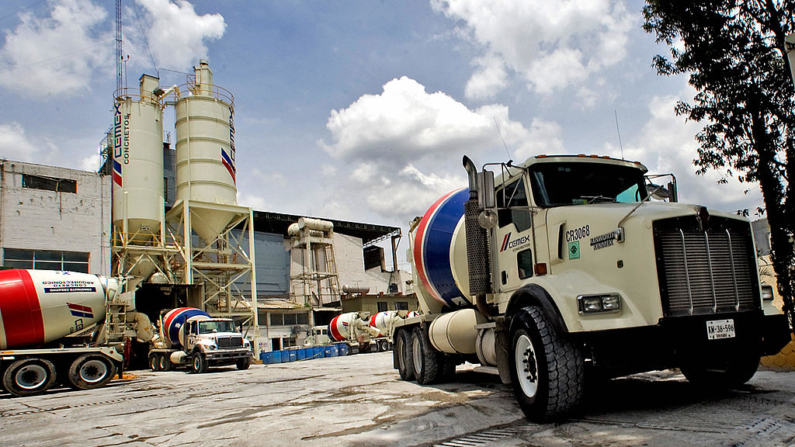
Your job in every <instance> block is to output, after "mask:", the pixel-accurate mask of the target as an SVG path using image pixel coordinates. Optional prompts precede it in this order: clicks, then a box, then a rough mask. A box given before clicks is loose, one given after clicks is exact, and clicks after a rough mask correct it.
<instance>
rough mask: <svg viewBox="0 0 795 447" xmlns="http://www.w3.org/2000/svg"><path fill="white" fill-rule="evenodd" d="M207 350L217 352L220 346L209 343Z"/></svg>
mask: <svg viewBox="0 0 795 447" xmlns="http://www.w3.org/2000/svg"><path fill="white" fill-rule="evenodd" d="M207 349H209V350H210V351H215V350H216V349H218V346H217V345H216V344H215V343H208V344H207Z"/></svg>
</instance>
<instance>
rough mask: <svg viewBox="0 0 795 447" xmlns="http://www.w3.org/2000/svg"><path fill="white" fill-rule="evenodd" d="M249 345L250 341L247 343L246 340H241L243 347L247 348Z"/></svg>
mask: <svg viewBox="0 0 795 447" xmlns="http://www.w3.org/2000/svg"><path fill="white" fill-rule="evenodd" d="M250 346H251V343H249V342H248V340H243V347H244V348H248V347H250Z"/></svg>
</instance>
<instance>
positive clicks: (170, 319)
mask: <svg viewBox="0 0 795 447" xmlns="http://www.w3.org/2000/svg"><path fill="white" fill-rule="evenodd" d="M252 355H253V354H252V351H251V344H250V343H249V341H248V340H246V339H245V338H244V337H243V334H241V333H240V332H237V331H236V330H235V322H234V321H233V320H232V319H231V318H213V317H211V316H210V314H208V313H206V312H204V311H202V310H199V309H196V308H194V307H180V308H177V309H171V310H169V311H167V312H164V313H162V314H161V315H160V321H159V328H158V334H157V336H155V337H154V339H153V340H152V344H151V346H150V349H149V366H150V368H151V369H152V371H170V370H171V369H173V368H174V367H178V366H186V365H189V366H190V368H191V372H194V373H204V372H207V369H208V368H209V367H210V366H224V365H236V366H237V369H241V370H242V369H248V367H249V366H250V365H251V359H252Z"/></svg>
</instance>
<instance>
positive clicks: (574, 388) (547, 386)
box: [510, 306, 585, 421]
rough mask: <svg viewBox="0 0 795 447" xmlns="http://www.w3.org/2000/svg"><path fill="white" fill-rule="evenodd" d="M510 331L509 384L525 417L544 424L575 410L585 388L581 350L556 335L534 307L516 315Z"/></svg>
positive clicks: (583, 359)
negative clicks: (511, 385) (511, 383)
mask: <svg viewBox="0 0 795 447" xmlns="http://www.w3.org/2000/svg"><path fill="white" fill-rule="evenodd" d="M510 331H511V352H510V356H511V363H510V364H511V381H512V382H513V389H514V395H515V396H516V400H517V401H518V402H519V407H521V409H522V411H523V412H524V414H525V416H527V418H528V419H530V420H532V421H546V420H550V419H557V418H560V417H562V416H565V415H566V414H568V413H570V412H571V411H572V410H574V409H575V408H576V407H577V405H579V403H580V401H581V400H582V396H583V392H584V388H585V387H584V382H585V374H584V372H585V357H584V355H583V352H582V348H581V347H580V346H579V345H577V344H575V343H573V342H571V341H570V340H568V339H567V338H566V337H565V335H564V334H559V333H558V331H557V330H556V328H555V327H554V326H553V325H552V323H551V321H550V320H549V318H548V317H547V316H546V314H545V313H544V312H543V311H542V310H541V309H540V308H539V307H536V306H528V307H525V308H524V309H522V310H521V311H519V313H518V314H516V315H515V316H514V317H513V318H512V320H511V327H510Z"/></svg>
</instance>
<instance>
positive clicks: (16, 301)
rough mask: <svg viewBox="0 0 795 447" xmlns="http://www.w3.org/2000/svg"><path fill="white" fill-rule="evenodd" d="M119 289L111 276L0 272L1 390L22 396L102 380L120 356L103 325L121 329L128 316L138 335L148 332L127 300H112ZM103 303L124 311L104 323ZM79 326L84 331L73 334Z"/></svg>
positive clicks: (100, 383) (118, 364)
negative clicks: (114, 319)
mask: <svg viewBox="0 0 795 447" xmlns="http://www.w3.org/2000/svg"><path fill="white" fill-rule="evenodd" d="M119 290H120V289H119V283H118V281H117V280H115V279H111V278H105V277H100V276H96V275H89V274H84V273H75V272H59V271H49V270H17V269H12V270H2V271H0V377H1V378H2V388H3V389H4V390H5V391H7V392H9V393H11V394H12V395H14V396H28V395H33V394H39V393H43V392H45V391H47V390H48V389H50V388H51V387H53V386H54V385H57V384H62V385H66V386H69V387H71V388H74V389H79V390H87V389H93V388H99V387H102V386H105V385H107V383H108V382H109V381H110V380H111V379H112V378H113V376H114V375H115V374H116V371H117V368H119V367H121V365H122V362H123V360H124V358H123V356H122V353H121V352H122V346H121V343H110V342H108V340H107V337H106V336H107V334H108V332H107V331H106V327H105V326H106V325H114V326H119V325H120V326H122V327H121V329H122V331H123V330H126V329H127V328H128V324H127V323H128V322H129V323H130V324H131V326H132V327H133V328H134V329H137V332H134V334H137V338H138V339H140V340H144V341H146V340H148V338H150V337H151V332H149V330H150V326H151V325H150V322H149V319H148V318H146V316H145V315H144V314H140V313H135V312H130V313H127V310H128V308H131V307H132V306H130V305H127V304H125V303H124V302H123V301H120V298H121V297H120V295H121V294H119ZM108 308H111V309H117V310H118V309H121V311H120V312H121V313H120V314H116V315H117V316H118V315H122V314H126V315H124V317H123V318H119V319H118V320H116V321H112V319H111V318H110V316H109V314H108V313H107V312H106V310H107V309H108ZM114 312H115V311H114ZM121 320H123V321H124V322H125V323H124V324H122V323H121ZM92 327H93V328H94V329H93V331H92V330H90V329H91V328H92ZM84 332H89V334H88V336H80V335H81V333H84ZM103 337H105V339H103Z"/></svg>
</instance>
